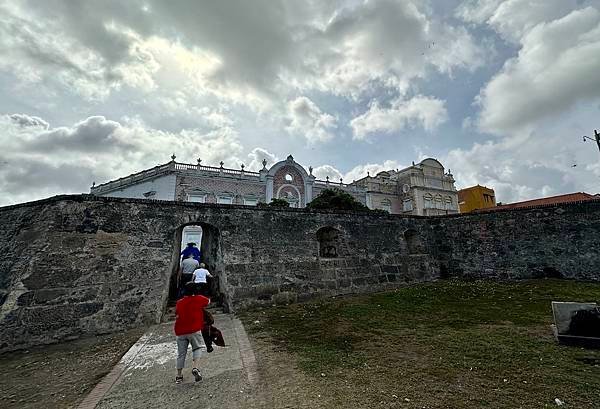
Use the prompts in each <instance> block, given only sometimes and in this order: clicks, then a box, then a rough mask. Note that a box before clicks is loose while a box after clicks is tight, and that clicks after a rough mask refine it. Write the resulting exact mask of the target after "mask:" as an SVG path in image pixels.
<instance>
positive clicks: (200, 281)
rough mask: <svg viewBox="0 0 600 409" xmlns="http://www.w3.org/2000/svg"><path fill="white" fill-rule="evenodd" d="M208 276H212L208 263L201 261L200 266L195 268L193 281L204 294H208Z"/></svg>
mask: <svg viewBox="0 0 600 409" xmlns="http://www.w3.org/2000/svg"><path fill="white" fill-rule="evenodd" d="M207 277H211V278H212V274H211V273H210V272H209V271H208V270H207V269H206V264H204V263H200V267H199V268H197V269H196V270H194V274H193V275H192V283H194V286H196V287H197V288H199V289H200V291H201V293H202V294H204V295H205V294H206V292H207V291H208V285H207V281H206V279H207Z"/></svg>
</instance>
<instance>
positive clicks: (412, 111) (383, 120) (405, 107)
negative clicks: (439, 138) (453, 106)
mask: <svg viewBox="0 0 600 409" xmlns="http://www.w3.org/2000/svg"><path fill="white" fill-rule="evenodd" d="M447 118H448V113H447V112H446V107H445V104H444V101H440V100H439V99H435V98H431V97H424V96H421V95H419V96H416V97H414V98H411V99H410V100H408V101H405V100H401V99H397V100H394V101H392V103H391V106H390V107H389V108H381V107H380V106H379V104H378V103H377V102H374V103H373V104H372V105H371V106H370V107H369V110H368V111H367V112H365V113H364V114H362V115H360V116H358V117H356V118H354V119H353V120H352V121H350V126H351V127H352V130H353V132H354V139H365V137H366V136H367V135H368V134H371V133H374V132H386V133H391V132H397V131H401V130H403V129H404V128H405V127H407V126H410V127H415V126H417V125H421V126H422V127H423V128H424V129H425V130H426V131H432V130H434V129H435V128H437V127H438V126H439V125H440V124H441V123H443V122H444V121H446V120H447Z"/></svg>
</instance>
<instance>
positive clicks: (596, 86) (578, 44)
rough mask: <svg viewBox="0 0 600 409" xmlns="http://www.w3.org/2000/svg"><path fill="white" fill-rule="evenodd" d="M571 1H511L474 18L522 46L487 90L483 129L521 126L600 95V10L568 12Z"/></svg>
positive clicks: (497, 130)
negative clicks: (483, 21) (484, 15)
mask: <svg viewBox="0 0 600 409" xmlns="http://www.w3.org/2000/svg"><path fill="white" fill-rule="evenodd" d="M558 3H560V4H558ZM570 3H571V2H569V1H560V2H556V1H535V2H531V4H530V3H529V2H527V6H528V7H524V6H525V2H523V1H517V0H515V1H508V2H506V3H502V4H501V5H500V6H499V7H498V8H497V9H496V10H494V11H493V13H488V14H491V17H488V18H487V20H485V17H478V16H475V17H473V19H475V20H477V19H479V20H485V21H487V22H488V24H490V25H491V26H492V27H493V28H495V29H496V30H497V31H498V32H499V33H501V34H502V35H504V36H509V37H510V39H511V40H512V41H515V42H517V43H518V44H519V45H520V47H521V49H520V50H519V53H518V55H517V56H516V57H515V58H511V59H509V60H508V61H506V62H505V64H504V67H503V68H502V70H501V71H500V72H499V73H498V74H497V75H496V76H494V77H493V78H492V80H491V81H490V82H489V83H488V84H487V85H486V86H485V87H484V88H483V89H482V90H481V93H480V95H479V102H480V104H481V107H482V110H481V114H480V123H479V125H480V127H481V128H482V129H483V130H485V131H488V132H495V133H499V134H502V133H506V132H510V131H514V130H518V129H520V128H522V127H524V126H528V125H534V124H535V123H536V122H537V121H539V120H542V119H544V118H547V117H549V116H551V115H556V114H558V113H561V112H565V111H567V110H568V109H570V108H572V107H573V106H574V105H575V104H576V103H577V102H581V101H591V100H594V99H599V98H600V76H599V75H598V74H597V73H598V72H600V10H599V9H596V8H593V7H586V8H583V9H579V10H574V11H571V12H568V10H569V7H568V6H569V5H571V6H574V4H570ZM492 9H493V7H490V10H492ZM462 13H463V14H466V11H465V10H463V11H462ZM565 14H566V15H565ZM486 17H487V16H486Z"/></svg>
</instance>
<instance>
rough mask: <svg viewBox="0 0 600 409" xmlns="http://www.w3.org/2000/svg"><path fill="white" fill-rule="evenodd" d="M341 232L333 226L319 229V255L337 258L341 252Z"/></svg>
mask: <svg viewBox="0 0 600 409" xmlns="http://www.w3.org/2000/svg"><path fill="white" fill-rule="evenodd" d="M341 236H342V234H341V232H340V231H339V230H338V229H336V228H334V227H331V226H326V227H322V228H320V229H319V230H317V240H318V241H319V257H322V258H336V257H339V256H340V253H341Z"/></svg>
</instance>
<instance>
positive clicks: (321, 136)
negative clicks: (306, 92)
mask: <svg viewBox="0 0 600 409" xmlns="http://www.w3.org/2000/svg"><path fill="white" fill-rule="evenodd" d="M288 119H289V121H290V123H289V125H288V126H287V127H286V130H287V131H288V132H289V133H290V134H294V135H299V136H302V137H304V138H306V140H307V141H308V142H309V143H317V142H326V141H328V140H330V139H332V138H333V130H335V128H337V120H336V118H334V117H333V116H332V115H329V114H328V113H326V112H322V111H321V109H320V108H319V107H318V106H317V105H316V104H315V103H314V102H313V101H311V100H310V99H309V98H307V97H298V98H296V99H294V100H292V101H289V102H288Z"/></svg>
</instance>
